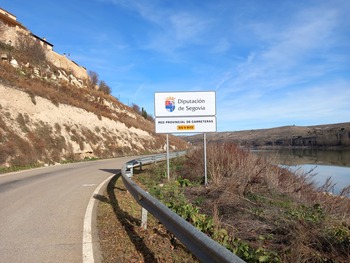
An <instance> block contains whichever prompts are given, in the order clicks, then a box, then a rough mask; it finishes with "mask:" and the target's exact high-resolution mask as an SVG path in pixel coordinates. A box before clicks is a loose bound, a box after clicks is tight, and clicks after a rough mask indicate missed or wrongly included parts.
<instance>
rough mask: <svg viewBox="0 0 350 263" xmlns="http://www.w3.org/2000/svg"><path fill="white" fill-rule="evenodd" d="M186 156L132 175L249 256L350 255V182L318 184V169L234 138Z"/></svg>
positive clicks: (303, 258)
mask: <svg viewBox="0 0 350 263" xmlns="http://www.w3.org/2000/svg"><path fill="white" fill-rule="evenodd" d="M207 162H208V163H207V169H208V182H209V184H208V186H203V174H204V158H203V149H200V148H197V149H195V150H193V151H191V152H190V153H189V154H188V156H187V158H186V159H184V160H176V161H172V162H171V180H170V182H168V181H167V179H166V177H165V176H164V172H165V171H166V164H160V165H157V166H156V167H148V168H147V169H148V171H146V172H145V173H142V174H141V176H137V177H134V180H136V181H138V182H139V183H141V184H143V185H145V187H146V188H147V191H149V192H150V193H151V194H152V195H154V196H155V197H156V198H158V199H159V200H161V201H162V202H163V203H164V204H167V206H168V207H169V208H171V209H173V210H174V211H176V212H177V213H179V214H180V215H181V216H183V217H184V218H185V219H186V220H188V221H189V222H191V223H192V224H194V225H195V226H196V227H197V228H199V229H200V230H201V231H202V232H204V233H206V234H208V235H210V236H211V237H212V238H213V239H215V240H217V241H218V242H219V243H221V244H223V245H224V246H226V247H227V248H228V249H229V250H231V251H233V252H234V253H235V254H236V255H238V256H239V257H241V258H242V259H244V260H245V261H247V262H341V263H346V262H349V261H350V199H349V198H348V196H349V193H350V187H349V186H348V187H344V189H343V191H342V193H341V194H340V195H338V196H335V195H331V194H329V193H328V191H329V189H330V188H331V187H332V183H331V182H330V181H328V182H327V183H326V184H325V185H324V186H322V187H319V188H316V187H315V185H314V184H313V182H312V178H313V171H309V172H308V173H301V172H299V173H293V172H291V171H289V170H287V169H283V168H280V167H278V166H275V165H272V164H271V162H270V161H269V160H268V159H266V158H262V157H258V156H256V155H253V154H251V153H249V152H248V151H245V150H242V149H241V148H239V147H238V146H236V145H235V144H232V143H225V144H216V143H214V144H209V145H208V147H207Z"/></svg>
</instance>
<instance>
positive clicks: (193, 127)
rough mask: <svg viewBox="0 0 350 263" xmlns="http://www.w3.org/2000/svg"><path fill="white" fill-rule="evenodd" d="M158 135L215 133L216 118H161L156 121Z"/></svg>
mask: <svg viewBox="0 0 350 263" xmlns="http://www.w3.org/2000/svg"><path fill="white" fill-rule="evenodd" d="M155 123H156V133H196V132H215V131H216V117H215V116H200V117H191V116H189V117H173V118H165V117H160V118H156V119H155Z"/></svg>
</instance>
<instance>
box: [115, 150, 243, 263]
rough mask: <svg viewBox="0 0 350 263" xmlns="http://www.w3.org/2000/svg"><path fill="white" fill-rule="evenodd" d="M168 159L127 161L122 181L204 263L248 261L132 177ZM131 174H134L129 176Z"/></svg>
mask: <svg viewBox="0 0 350 263" xmlns="http://www.w3.org/2000/svg"><path fill="white" fill-rule="evenodd" d="M184 154H186V152H177V153H171V154H170V155H169V156H170V158H175V157H177V156H180V155H184ZM164 160H166V154H161V155H155V156H151V157H144V158H140V159H135V160H132V161H130V162H127V163H126V164H125V165H124V166H123V168H122V179H123V183H124V185H125V187H126V188H127V189H128V191H129V192H130V193H131V195H132V196H133V197H134V199H135V200H136V201H137V203H138V204H139V205H140V206H142V207H143V208H145V209H146V210H147V211H148V212H150V213H151V214H152V215H153V216H154V217H156V218H157V219H158V220H159V221H160V222H161V223H162V224H163V225H164V226H165V227H166V228H167V229H168V230H169V231H170V232H171V233H172V234H173V235H174V236H176V237H177V238H178V239H179V240H180V241H181V242H182V243H183V244H184V245H185V246H186V247H187V248H188V249H189V250H190V251H191V252H192V253H193V254H194V255H195V256H196V257H197V258H198V259H199V260H200V261H201V262H230V263H241V262H245V261H243V260H242V259H240V258H239V257H237V256H236V255H235V254H233V253H232V252H231V251H229V250H228V249H226V248H225V247H224V246H222V245H220V244H219V243H217V242H215V241H214V240H213V239H211V238H210V237H208V236H207V235H205V234H204V233H203V232H201V231H199V230H198V229H197V228H195V227H194V226H193V225H191V224H190V223H188V222H187V221H186V220H185V219H183V218H182V217H181V216H179V215H178V214H176V213H174V212H173V211H172V210H170V209H169V208H167V207H166V206H165V205H164V204H162V203H161V202H160V201H158V200H157V199H156V198H154V197H152V196H151V195H150V194H148V193H147V192H146V191H144V190H143V189H141V188H140V187H139V186H138V185H137V184H136V183H135V182H133V181H132V180H131V179H130V177H132V171H133V168H134V167H142V165H143V164H150V163H154V162H157V161H164ZM128 171H131V173H128Z"/></svg>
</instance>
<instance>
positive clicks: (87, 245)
mask: <svg viewBox="0 0 350 263" xmlns="http://www.w3.org/2000/svg"><path fill="white" fill-rule="evenodd" d="M113 176H114V175H112V176H110V177H108V178H107V179H106V180H104V181H103V182H102V183H101V184H100V185H99V186H98V187H97V188H96V189H95V191H94V192H93V194H92V196H91V197H90V200H89V203H88V206H87V208H86V212H85V217H84V230H83V263H94V262H95V259H94V250H93V247H92V235H91V225H92V210H93V208H94V204H95V201H96V199H95V198H94V196H95V195H97V194H98V193H99V191H100V189H101V188H102V186H104V185H105V184H106V183H107V181H109V180H111V179H112V177H113ZM94 185H97V184H94ZM88 186H92V185H88Z"/></svg>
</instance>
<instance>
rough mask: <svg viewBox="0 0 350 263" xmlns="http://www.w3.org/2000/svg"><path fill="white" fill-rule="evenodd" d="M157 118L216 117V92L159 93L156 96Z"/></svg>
mask: <svg viewBox="0 0 350 263" xmlns="http://www.w3.org/2000/svg"><path fill="white" fill-rule="evenodd" d="M154 112H155V114H154V115H155V116H156V117H179V116H215V115H216V95H215V92H214V91H197V92H196V91H195V92H157V93H155V94H154Z"/></svg>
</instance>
